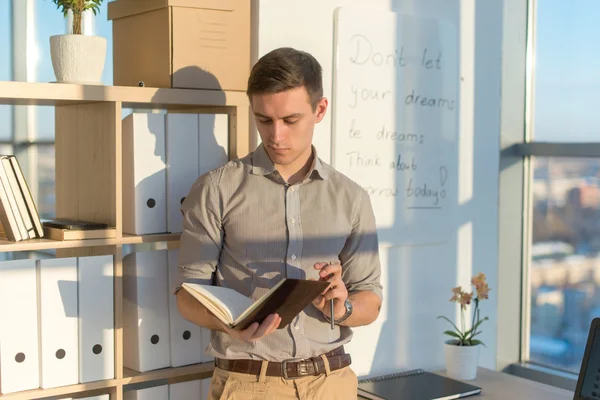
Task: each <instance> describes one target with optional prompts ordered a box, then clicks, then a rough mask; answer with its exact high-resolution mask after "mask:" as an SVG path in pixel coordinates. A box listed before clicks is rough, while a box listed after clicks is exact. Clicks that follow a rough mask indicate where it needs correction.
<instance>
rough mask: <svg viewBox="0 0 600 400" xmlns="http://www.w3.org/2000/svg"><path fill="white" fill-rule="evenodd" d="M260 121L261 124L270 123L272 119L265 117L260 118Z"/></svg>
mask: <svg viewBox="0 0 600 400" xmlns="http://www.w3.org/2000/svg"><path fill="white" fill-rule="evenodd" d="M258 122H260V123H261V124H265V125H266V124H270V123H271V120H270V119H264V118H259V119H258Z"/></svg>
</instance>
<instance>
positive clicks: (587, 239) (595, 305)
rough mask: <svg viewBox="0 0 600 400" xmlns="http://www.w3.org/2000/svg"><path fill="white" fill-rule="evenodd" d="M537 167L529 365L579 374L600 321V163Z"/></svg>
mask: <svg viewBox="0 0 600 400" xmlns="http://www.w3.org/2000/svg"><path fill="white" fill-rule="evenodd" d="M533 166H534V180H533V187H532V190H533V228H532V248H531V274H530V276H531V325H530V329H531V330H530V332H531V335H530V361H534V362H539V363H542V364H547V365H549V366H551V367H557V368H560V369H566V370H569V371H573V372H574V373H578V372H579V367H580V366H581V360H582V357H583V353H584V350H585V345H586V340H587V334H588V331H589V327H590V323H591V321H592V319H593V318H594V317H600V159H597V158H594V159H588V158H586V159H582V158H577V159H564V158H540V157H538V158H535V159H534V160H533Z"/></svg>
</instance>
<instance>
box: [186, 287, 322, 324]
mask: <svg viewBox="0 0 600 400" xmlns="http://www.w3.org/2000/svg"><path fill="white" fill-rule="evenodd" d="M328 286H329V282H325V281H311V280H304V279H282V280H281V281H279V282H278V283H277V284H276V285H275V286H273V287H272V288H271V289H270V290H269V291H268V292H267V293H265V294H264V295H263V296H261V297H260V298H259V299H258V300H256V301H253V300H252V299H250V298H248V297H246V296H244V295H243V294H241V293H239V292H237V291H236V290H234V289H231V288H226V287H222V286H212V285H200V284H197V283H184V284H183V285H182V290H186V291H187V292H189V293H190V294H191V295H192V296H193V297H194V298H196V300H198V301H199V302H200V303H202V305H204V307H206V308H207V309H208V310H209V311H210V312H212V313H213V314H214V315H215V316H216V317H217V318H219V319H220V320H221V321H222V322H223V323H224V324H226V325H229V326H230V327H231V328H233V329H236V330H244V329H246V328H247V327H248V326H250V325H251V324H252V323H254V322H259V323H260V322H262V320H264V319H265V318H266V317H267V316H268V315H269V314H274V313H277V314H278V315H279V316H280V317H281V323H280V324H279V328H278V329H283V328H285V327H286V326H287V325H288V324H289V323H290V322H291V321H292V320H293V319H294V318H295V317H296V316H297V315H298V314H300V312H301V311H302V310H304V309H305V308H306V307H307V306H308V305H309V304H311V303H312V301H313V300H314V299H316V298H317V296H319V295H320V294H321V293H322V292H323V291H324V290H325V289H326V288H327V287H328Z"/></svg>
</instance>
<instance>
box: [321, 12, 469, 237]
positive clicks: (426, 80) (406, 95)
mask: <svg viewBox="0 0 600 400" xmlns="http://www.w3.org/2000/svg"><path fill="white" fill-rule="evenodd" d="M334 26H335V33H334V34H335V42H334V43H335V44H334V52H335V55H334V79H333V85H334V87H333V99H332V114H333V116H332V119H333V124H332V129H333V132H332V164H333V166H334V167H335V168H336V169H337V170H338V171H340V172H341V173H343V174H345V175H346V176H348V177H349V178H350V179H352V180H353V181H355V182H357V183H358V184H359V185H361V186H362V187H363V188H365V189H366V190H367V192H368V193H369V195H370V199H371V203H372V206H373V209H374V213H375V219H376V222H377V230H378V235H379V239H380V242H381V244H382V245H405V244H428V243H440V242H445V241H447V240H449V239H450V234H451V229H453V227H454V216H455V214H456V210H457V195H456V191H457V190H456V189H457V176H458V173H457V168H458V167H457V165H458V162H457V159H456V158H457V154H458V152H457V136H458V105H459V95H458V87H459V65H458V31H457V29H456V27H455V26H454V25H452V24H450V23H449V22H446V21H442V20H439V19H433V18H427V17H420V16H413V15H406V14H399V13H394V12H390V11H379V10H371V9H362V8H348V7H342V8H338V9H337V10H336V14H335V20H334Z"/></svg>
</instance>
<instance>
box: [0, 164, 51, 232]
mask: <svg viewBox="0 0 600 400" xmlns="http://www.w3.org/2000/svg"><path fill="white" fill-rule="evenodd" d="M0 222H1V223H2V228H3V231H4V234H5V235H6V237H7V238H8V240H10V241H13V242H18V241H21V240H26V239H33V238H36V237H43V236H44V231H43V229H42V224H41V221H40V217H39V215H38V211H37V208H36V206H35V202H34V201H33V197H32V196H31V192H30V191H29V187H28V186H27V181H26V180H25V177H24V175H23V171H22V170H21V167H20V165H19V162H18V160H17V158H16V157H15V156H13V155H0Z"/></svg>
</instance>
